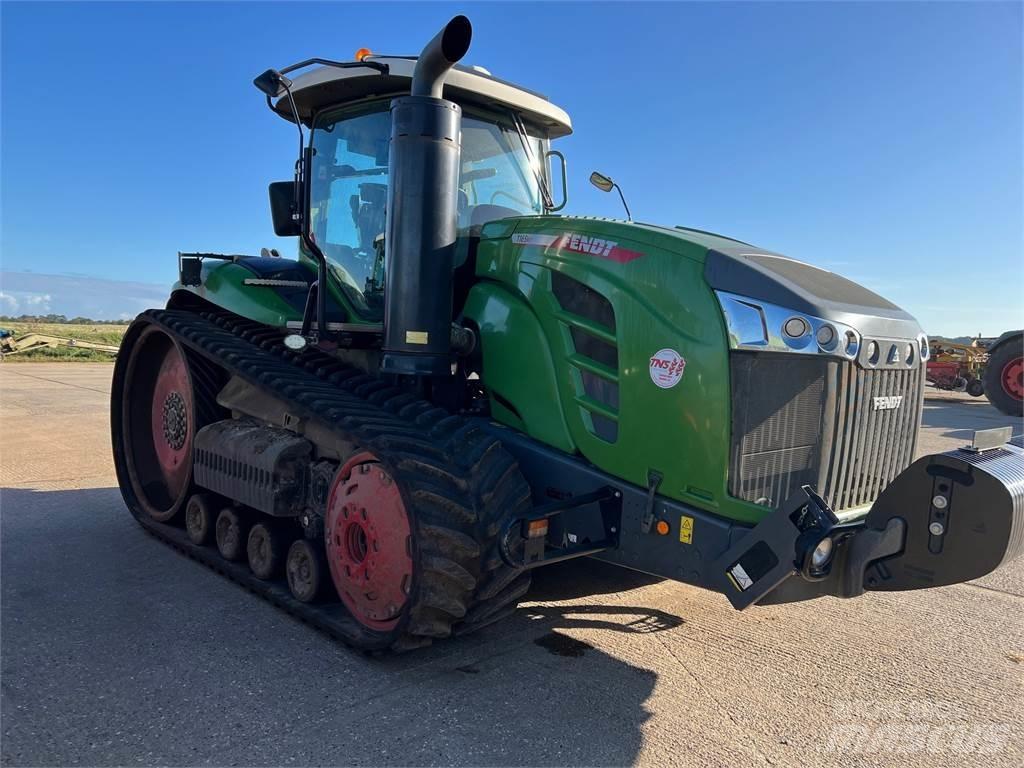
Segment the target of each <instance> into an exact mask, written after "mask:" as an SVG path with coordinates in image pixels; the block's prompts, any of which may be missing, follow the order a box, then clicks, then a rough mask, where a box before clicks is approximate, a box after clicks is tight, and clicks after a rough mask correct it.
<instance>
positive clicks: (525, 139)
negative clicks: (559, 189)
mask: <svg viewBox="0 0 1024 768" xmlns="http://www.w3.org/2000/svg"><path fill="white" fill-rule="evenodd" d="M509 114H510V115H511V116H512V124H513V125H515V127H516V133H518V134H519V141H520V143H521V144H522V145H523V151H524V152H526V162H527V164H528V165H529V166H530V171H532V172H533V178H534V179H536V180H537V186H538V187H539V188H540V196H541V198H542V202H543V204H544V209H545V210H550V209H552V208H554V207H555V201H554V200H553V199H552V197H551V193H550V192H548V185H547V183H546V182H545V181H544V174H543V173H541V172H540V171H539V170H538V168H539V167H540V164H539V163H538V162H537V158H536V157H535V156H534V154H533V148H532V147H531V146H530V138H529V136H527V135H526V125H525V124H524V123H523V119H522V118H521V117H520V116H519V113H518V112H511V111H510V112H509Z"/></svg>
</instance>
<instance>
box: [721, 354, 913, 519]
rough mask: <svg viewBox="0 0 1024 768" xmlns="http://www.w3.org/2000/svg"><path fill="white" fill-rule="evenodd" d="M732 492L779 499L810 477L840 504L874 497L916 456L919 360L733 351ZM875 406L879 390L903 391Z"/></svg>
mask: <svg viewBox="0 0 1024 768" xmlns="http://www.w3.org/2000/svg"><path fill="white" fill-rule="evenodd" d="M730 368H731V376H732V445H731V449H732V450H731V457H730V473H729V492H730V493H731V494H732V495H733V496H735V497H737V498H741V499H746V500H748V501H753V502H756V503H761V504H766V505H769V506H773V507H778V506H780V505H781V504H782V503H783V502H784V501H785V500H786V499H787V498H788V497H789V496H791V495H792V494H793V493H796V492H797V491H798V490H799V488H800V486H802V485H805V484H809V485H812V486H814V487H815V488H816V489H817V490H818V492H819V493H821V494H822V495H823V496H824V497H825V498H826V499H828V500H829V502H830V503H831V504H832V506H833V508H834V509H835V510H837V511H843V510H847V509H852V508H855V507H858V506H861V505H864V504H868V503H870V502H871V501H873V500H874V499H875V498H876V497H877V496H878V494H879V493H881V491H882V489H883V488H885V486H886V485H887V484H888V483H889V482H890V481H891V480H892V479H893V478H894V477H895V476H896V475H897V474H899V473H900V472H901V471H903V469H904V468H906V467H907V465H908V464H909V463H910V462H911V461H912V460H913V457H914V451H915V448H916V444H917V430H918V427H919V426H920V417H921V401H922V395H923V384H924V378H923V375H922V374H923V371H922V368H921V367H920V366H913V367H909V368H902V369H897V368H891V369H886V370H867V369H864V368H860V367H858V366H857V364H856V363H854V362H851V361H841V360H837V359H834V358H828V357H824V356H814V357H796V356H794V355H787V354H772V353H749V352H733V353H732V354H731V355H730ZM900 396H902V398H903V399H902V401H901V402H900V405H899V407H898V408H895V409H884V408H883V409H876V408H875V407H874V402H875V401H874V398H876V397H890V398H891V397H900Z"/></svg>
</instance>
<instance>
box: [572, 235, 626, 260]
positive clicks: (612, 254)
mask: <svg viewBox="0 0 1024 768" xmlns="http://www.w3.org/2000/svg"><path fill="white" fill-rule="evenodd" d="M561 247H562V248H564V249H565V250H567V251H575V252H576V253H586V254H588V255H590V256H600V257H601V258H603V259H611V260H612V261H617V262H618V263H619V264H626V263H628V262H630V261H632V260H633V259H639V258H640V257H641V256H643V254H642V253H639V252H638V251H631V250H629V249H628V248H622V247H621V246H620V245H619V244H618V243H617V242H616V241H615V240H605V239H603V238H600V237H587V236H586V235H579V234H577V233H575V232H566V233H565V234H564V235H562V242H561Z"/></svg>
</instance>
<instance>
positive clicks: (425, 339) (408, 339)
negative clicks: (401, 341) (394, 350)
mask: <svg viewBox="0 0 1024 768" xmlns="http://www.w3.org/2000/svg"><path fill="white" fill-rule="evenodd" d="M405 343H406V344H429V343H430V334H428V333H427V332H426V331H406V332H405Z"/></svg>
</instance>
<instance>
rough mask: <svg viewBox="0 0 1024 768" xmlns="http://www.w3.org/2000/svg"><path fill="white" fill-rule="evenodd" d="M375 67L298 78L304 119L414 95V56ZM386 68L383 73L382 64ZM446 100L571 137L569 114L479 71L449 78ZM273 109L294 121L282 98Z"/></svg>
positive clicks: (384, 59) (295, 87)
mask: <svg viewBox="0 0 1024 768" xmlns="http://www.w3.org/2000/svg"><path fill="white" fill-rule="evenodd" d="M365 60H366V61H369V62H373V63H374V66H372V67H349V68H345V69H340V68H338V67H330V66H321V67H317V68H315V69H312V70H310V71H309V72H306V73H304V74H302V75H299V76H298V77H296V78H295V79H294V81H293V84H292V93H293V95H294V96H295V104H296V106H297V107H298V110H299V115H300V117H301V118H302V121H303V122H305V123H308V122H309V120H310V119H311V118H312V116H313V114H315V113H316V112H317V111H319V110H321V109H324V108H325V107H330V106H334V105H337V104H344V103H347V102H352V101H359V100H362V99H367V98H373V97H385V96H397V95H401V94H402V93H408V92H409V83H410V81H411V80H412V71H413V68H414V67H415V66H416V59H415V58H414V57H403V56H369V57H367V58H366V59H365ZM380 64H383V65H386V67H387V72H386V73H385V72H382V71H380V69H378V68H377V65H380ZM444 97H445V98H447V99H451V100H452V101H455V102H458V103H459V104H473V105H476V106H478V107H483V108H487V109H492V110H495V109H496V110H503V109H509V108H511V109H514V110H515V111H516V112H519V113H520V114H521V115H522V118H523V120H524V121H525V122H527V123H531V124H533V125H534V126H537V127H539V128H541V129H542V130H543V131H544V133H546V134H547V135H548V136H550V137H551V138H553V139H554V138H558V137H559V136H566V135H568V134H570V133H572V121H571V120H570V119H569V115H568V114H566V112H565V110H563V109H561V108H560V107H557V106H555V105H554V104H552V103H551V102H550V101H548V100H547V98H546V97H544V96H542V95H541V94H539V93H535V92H533V91H529V90H526V89H525V88H521V87H519V86H517V85H512V84H511V83H507V82H505V81H504V80H500V79H498V78H496V77H494V76H493V75H491V74H489V73H487V72H486V70H481V69H478V68H472V67H466V66H462V65H456V67H455V68H454V69H452V70H451V71H450V72H449V73H448V75H447V77H446V78H445V85H444ZM274 111H275V112H277V113H278V114H279V115H281V117H284V118H286V119H288V120H291V119H292V114H291V108H290V106H289V105H288V100H287V98H282V99H278V100H277V101H276V103H275V104H274Z"/></svg>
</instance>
